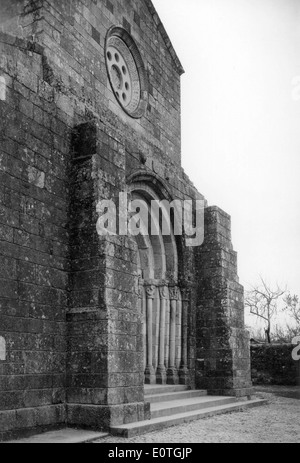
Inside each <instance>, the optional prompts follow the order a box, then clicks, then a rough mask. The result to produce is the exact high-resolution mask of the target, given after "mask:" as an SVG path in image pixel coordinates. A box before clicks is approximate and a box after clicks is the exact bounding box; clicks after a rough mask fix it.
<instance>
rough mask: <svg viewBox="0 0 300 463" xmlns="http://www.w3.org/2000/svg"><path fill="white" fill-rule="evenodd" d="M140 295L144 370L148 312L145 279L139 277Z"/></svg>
mask: <svg viewBox="0 0 300 463" xmlns="http://www.w3.org/2000/svg"><path fill="white" fill-rule="evenodd" d="M138 295H139V301H140V308H141V318H142V325H143V327H142V329H143V331H142V336H143V353H144V371H145V369H146V366H147V328H146V327H147V322H146V320H147V313H146V298H145V290H144V280H143V279H142V278H139V282H138Z"/></svg>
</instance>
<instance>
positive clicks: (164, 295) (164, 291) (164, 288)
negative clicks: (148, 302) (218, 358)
mask: <svg viewBox="0 0 300 463" xmlns="http://www.w3.org/2000/svg"><path fill="white" fill-rule="evenodd" d="M159 295H160V298H161V299H168V287H167V286H160V288H159Z"/></svg>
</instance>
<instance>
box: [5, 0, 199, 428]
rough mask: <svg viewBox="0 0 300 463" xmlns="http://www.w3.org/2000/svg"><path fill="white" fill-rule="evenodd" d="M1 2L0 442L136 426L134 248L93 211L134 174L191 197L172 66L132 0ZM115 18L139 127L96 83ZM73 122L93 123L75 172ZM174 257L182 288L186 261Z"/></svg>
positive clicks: (103, 76) (144, 408) (101, 77)
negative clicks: (41, 429) (138, 75)
mask: <svg viewBox="0 0 300 463" xmlns="http://www.w3.org/2000/svg"><path fill="white" fill-rule="evenodd" d="M2 7H4V4H2ZM5 7H7V9H6V10H5V15H6V16H5V21H2V22H1V29H2V30H6V31H8V32H10V34H15V35H17V36H18V38H14V37H13V36H12V35H10V36H9V35H5V34H2V35H1V61H0V63H1V78H2V81H1V82H2V83H3V85H2V86H1V95H2V96H3V95H5V97H2V99H1V101H0V104H1V112H2V113H1V123H2V126H1V139H2V141H3V143H1V179H2V182H1V212H2V214H1V242H0V245H1V259H2V260H3V265H2V269H1V277H2V284H1V289H0V295H1V309H2V310H1V323H0V337H3V339H4V341H5V352H6V354H5V355H6V357H5V360H4V361H3V360H0V368H1V390H3V391H4V393H3V395H2V394H1V403H0V410H1V412H0V413H1V420H0V423H1V433H2V434H1V437H7V436H9V433H10V432H18V431H20V430H26V429H27V430H30V429H31V428H33V427H35V426H51V425H59V424H62V423H64V422H65V421H66V420H68V423H69V424H74V425H86V426H92V427H97V428H103V429H107V427H108V426H109V425H110V424H121V423H123V422H128V421H135V420H137V419H144V418H145V417H147V416H148V413H149V406H148V405H147V404H146V405H145V404H144V393H143V384H144V372H143V368H142V361H141V359H142V342H141V332H142V327H141V320H140V317H139V314H138V313H136V310H135V306H136V301H137V294H136V293H135V291H134V289H133V291H132V290H128V288H135V287H136V286H137V278H136V272H135V269H136V251H137V250H136V249H135V248H134V244H133V243H132V242H130V241H128V242H125V241H126V240H122V241H115V242H107V243H101V242H99V237H97V236H96V227H95V226H96V221H97V216H96V213H95V212H96V204H97V201H99V199H103V198H109V199H110V198H111V197H114V196H116V195H117V194H118V193H119V192H120V191H124V189H125V187H126V184H127V179H128V178H129V177H130V176H132V175H134V174H136V173H137V172H142V173H148V174H151V175H152V176H153V177H152V179H153V178H154V177H155V178H157V179H158V180H157V181H158V182H159V181H161V182H163V183H165V184H166V185H167V188H168V191H170V192H171V194H172V196H173V197H174V198H177V197H178V198H184V199H187V198H188V197H194V198H195V197H198V198H200V197H201V198H202V196H201V195H199V194H198V193H197V192H196V190H195V188H194V187H193V186H192V185H191V183H190V182H189V180H188V178H187V177H186V176H185V174H184V173H183V171H182V168H181V166H180V87H179V85H180V73H181V70H179V69H177V66H178V65H177V64H176V63H174V59H173V58H172V57H171V55H170V53H169V50H168V49H167V48H166V44H165V41H164V40H163V38H162V36H161V34H160V31H159V30H158V28H157V25H158V19H157V17H156V16H155V14H154V12H153V10H149V9H148V6H147V5H146V4H145V3H143V2H133V3H130V2H127V3H126V7H125V8H124V2H112V3H110V2H104V1H103V2H97V4H95V2H92V1H91V2H80V1H76V2H69V1H68V2H67V1H64V2H55V1H51V2H46V1H38V2H24V4H23V6H22V2H18V4H16V7H17V8H16V10H13V9H12V8H11V6H9V5H8V4H7V5H5ZM22 8H23V9H22ZM3 11H4V10H3V9H2V13H3ZM20 11H21V13H22V14H21V15H20ZM2 18H4V16H2ZM116 23H121V24H122V25H123V26H124V27H125V28H127V30H129V31H131V33H132V35H133V37H134V38H135V39H136V41H137V45H138V47H139V48H140V50H141V53H142V55H143V58H144V64H145V66H146V70H147V75H148V78H149V105H148V108H147V112H146V115H145V117H143V118H142V119H140V120H134V119H132V118H130V117H129V116H127V115H125V113H124V112H123V110H122V109H121V108H120V107H119V105H118V103H117V102H116V100H115V97H114V95H113V93H112V91H111V88H110V84H109V82H108V77H107V72H106V68H105V62H104V49H103V47H104V40H105V35H106V33H107V30H108V29H109V27H110V26H112V25H115V24H116ZM160 30H161V27H160ZM25 38H27V39H28V40H27V39H25ZM29 39H30V40H29ZM32 40H33V41H32ZM3 92H4V93H3ZM86 123H88V124H89V123H92V126H95V127H97V131H96V139H95V146H96V148H94V149H91V151H90V152H89V153H88V156H87V159H85V160H84V161H83V162H81V163H79V164H78V163H77V164H76V162H74V160H75V157H76V156H75V155H74V153H76V150H77V156H78V157H81V156H82V154H84V153H82V149H84V148H83V146H84V145H83V144H81V148H79V147H78V146H77V147H76V146H75V145H74V133H76V131H77V130H78V128H79V127H82V126H84V125H85V124H86ZM83 157H84V156H83ZM85 187H86V188H87V189H85ZM83 226H84V229H83ZM181 262H182V266H181V268H182V278H186V279H187V281H188V282H191V281H192V279H193V276H194V272H193V267H192V266H191V265H190V264H192V262H193V253H192V252H191V251H190V250H186V251H185V253H184V255H183V254H182V255H181ZM120 295H121V299H120ZM120 300H121V301H122V302H121V304H120ZM192 317H193V316H192V314H190V321H192V320H193V318H192ZM193 326H194V324H193ZM191 329H192V330H194V327H193V328H191ZM191 334H193V333H192V332H191ZM190 339H191V342H190V345H189V361H190V365H191V366H193V365H194V364H195V347H194V346H195V341H194V337H193V336H191V337H190ZM190 383H191V384H194V378H193V375H192V374H191V379H190ZM67 403H68V407H67V408H66V407H65V405H66V404H67ZM84 405H86V407H84ZM91 405H93V406H95V407H96V408H95V409H94V411H93V413H91V408H90V406H91ZM125 405H126V406H125ZM66 411H67V414H66ZM21 418H22V419H21Z"/></svg>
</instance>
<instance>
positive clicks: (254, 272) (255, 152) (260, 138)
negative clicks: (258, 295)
mask: <svg viewBox="0 0 300 463" xmlns="http://www.w3.org/2000/svg"><path fill="white" fill-rule="evenodd" d="M153 3H154V5H155V7H156V9H157V12H158V14H159V15H160V17H161V19H162V21H163V23H164V25H165V28H166V30H167V32H168V34H169V36H170V38H171V41H172V43H173V45H174V47H175V49H176V51H177V54H178V56H179V58H180V60H181V62H182V64H183V66H184V68H185V71H186V74H185V75H184V76H183V77H182V135H183V140H182V159H183V167H184V168H185V170H186V172H187V174H188V175H189V176H190V178H191V180H192V181H193V182H194V183H195V185H196V186H197V188H198V189H199V191H200V192H201V193H203V194H204V195H205V196H206V198H207V200H208V201H209V204H210V205H217V206H219V207H221V208H222V209H224V210H225V211H226V212H228V213H229V214H231V216H232V233H233V244H234V248H235V250H237V251H238V253H239V261H238V262H239V275H240V280H241V283H242V284H244V285H246V286H247V283H252V284H254V283H255V282H256V281H257V280H258V278H259V274H261V275H263V276H265V277H266V278H267V279H268V280H269V282H270V283H275V284H276V282H278V283H279V284H281V285H283V286H284V285H287V286H288V288H289V289H290V290H291V292H293V293H297V294H298V295H300V91H299V90H298V89H297V77H298V84H299V83H300V0H153Z"/></svg>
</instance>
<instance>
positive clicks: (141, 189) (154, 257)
mask: <svg viewBox="0 0 300 463" xmlns="http://www.w3.org/2000/svg"><path fill="white" fill-rule="evenodd" d="M128 190H129V193H131V197H132V199H133V200H143V201H144V202H145V203H146V204H147V207H148V212H149V216H148V236H142V235H139V236H137V237H136V240H137V244H138V248H139V261H140V264H139V265H140V267H141V268H140V271H141V274H142V275H141V276H142V277H143V279H144V280H147V279H153V278H154V279H155V280H169V279H172V280H175V281H177V279H178V253H177V246H176V241H175V236H174V233H173V230H172V227H171V233H170V235H166V236H164V235H163V234H162V230H161V226H160V224H159V223H157V220H155V219H154V221H155V226H156V228H157V230H159V234H158V235H152V234H151V215H150V214H151V201H152V200H153V201H154V200H157V201H161V198H159V196H158V195H157V194H156V193H155V192H154V191H153V190H152V189H151V187H149V186H148V185H145V184H142V183H135V184H132V185H130V186H129V187H128ZM162 213H163V214H164V215H165V216H166V218H168V211H166V210H165V209H164V208H163V210H162Z"/></svg>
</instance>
